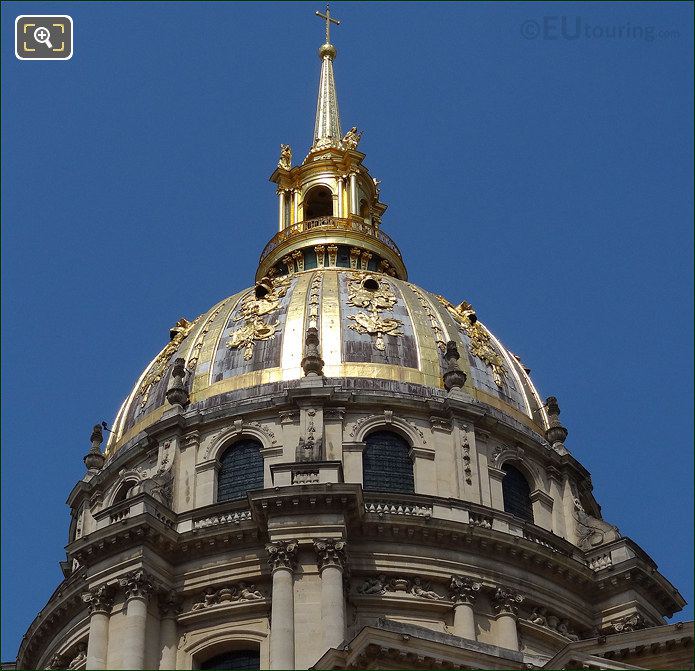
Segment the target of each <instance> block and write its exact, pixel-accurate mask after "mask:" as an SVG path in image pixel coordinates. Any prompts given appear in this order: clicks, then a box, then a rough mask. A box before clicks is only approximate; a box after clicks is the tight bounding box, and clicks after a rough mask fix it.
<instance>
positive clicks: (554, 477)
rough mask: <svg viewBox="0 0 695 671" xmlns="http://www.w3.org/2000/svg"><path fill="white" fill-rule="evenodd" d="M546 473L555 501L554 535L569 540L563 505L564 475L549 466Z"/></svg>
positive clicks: (551, 494)
mask: <svg viewBox="0 0 695 671" xmlns="http://www.w3.org/2000/svg"><path fill="white" fill-rule="evenodd" d="M545 472H546V475H547V476H548V482H549V483H550V496H551V497H552V499H553V533H554V534H555V535H556V536H560V538H567V528H566V527H565V510H564V506H563V505H562V503H563V502H562V473H560V471H559V470H558V469H557V468H555V467H554V466H548V468H546V469H545Z"/></svg>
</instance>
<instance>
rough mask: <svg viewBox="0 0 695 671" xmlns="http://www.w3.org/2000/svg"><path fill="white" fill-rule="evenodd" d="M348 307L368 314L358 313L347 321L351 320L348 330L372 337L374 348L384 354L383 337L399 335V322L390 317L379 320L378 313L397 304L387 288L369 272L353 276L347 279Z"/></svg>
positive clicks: (388, 286) (400, 326) (401, 325)
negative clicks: (362, 309)
mask: <svg viewBox="0 0 695 671" xmlns="http://www.w3.org/2000/svg"><path fill="white" fill-rule="evenodd" d="M347 302H348V305H352V306H353V307H357V308H366V309H367V310H368V311H369V312H368V313H367V312H358V313H357V314H356V315H350V316H349V317H348V319H350V320H352V321H354V322H355V323H354V324H351V325H350V328H351V329H353V330H355V331H357V332H358V333H363V334H364V333H368V334H369V335H371V336H374V341H373V344H374V347H375V348H376V349H378V350H380V351H382V352H383V351H384V349H385V344H384V336H385V335H391V336H402V335H403V330H402V327H403V322H401V321H400V320H398V319H395V318H393V317H385V318H382V317H380V316H379V313H380V312H383V311H384V310H390V309H391V308H392V307H393V306H394V305H395V304H396V303H397V302H398V299H397V298H396V296H395V294H394V293H393V290H392V289H391V285H390V284H389V283H388V282H385V281H384V280H377V279H376V278H375V277H374V276H372V275H370V274H369V273H357V274H356V276H355V277H353V278H351V279H349V280H348V301H347Z"/></svg>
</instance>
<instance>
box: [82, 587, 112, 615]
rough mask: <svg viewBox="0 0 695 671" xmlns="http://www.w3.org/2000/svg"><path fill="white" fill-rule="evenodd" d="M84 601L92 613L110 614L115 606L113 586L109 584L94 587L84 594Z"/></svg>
mask: <svg viewBox="0 0 695 671" xmlns="http://www.w3.org/2000/svg"><path fill="white" fill-rule="evenodd" d="M82 601H84V602H85V603H86V604H87V606H88V607H89V612H90V613H104V614H106V615H110V614H111V607H112V606H113V588H111V587H110V586H107V585H99V586H98V587H92V588H91V589H90V590H89V591H87V592H84V593H83V594H82Z"/></svg>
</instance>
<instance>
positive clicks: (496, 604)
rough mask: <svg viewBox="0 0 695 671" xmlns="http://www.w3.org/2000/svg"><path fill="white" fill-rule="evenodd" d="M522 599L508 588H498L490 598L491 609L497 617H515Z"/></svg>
mask: <svg viewBox="0 0 695 671" xmlns="http://www.w3.org/2000/svg"><path fill="white" fill-rule="evenodd" d="M523 601H524V597H523V596H521V594H519V593H518V592H516V591H515V590H513V589H511V588H509V587H498V588H497V589H496V590H495V594H494V596H493V597H492V607H493V608H494V609H495V613H497V615H511V616H512V617H516V615H517V612H518V609H519V605H520V604H521V603H523Z"/></svg>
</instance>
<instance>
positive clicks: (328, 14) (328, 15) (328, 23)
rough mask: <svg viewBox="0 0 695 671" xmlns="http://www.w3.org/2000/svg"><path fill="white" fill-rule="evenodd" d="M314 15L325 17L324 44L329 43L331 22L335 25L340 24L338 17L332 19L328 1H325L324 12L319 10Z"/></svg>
mask: <svg viewBox="0 0 695 671" xmlns="http://www.w3.org/2000/svg"><path fill="white" fill-rule="evenodd" d="M316 16H320V17H321V18H322V19H325V21H326V44H330V43H331V23H335V25H336V26H339V25H340V21H338V19H334V18H333V17H332V16H331V8H330V3H326V13H325V14H321V12H316Z"/></svg>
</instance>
